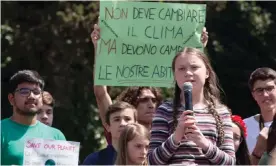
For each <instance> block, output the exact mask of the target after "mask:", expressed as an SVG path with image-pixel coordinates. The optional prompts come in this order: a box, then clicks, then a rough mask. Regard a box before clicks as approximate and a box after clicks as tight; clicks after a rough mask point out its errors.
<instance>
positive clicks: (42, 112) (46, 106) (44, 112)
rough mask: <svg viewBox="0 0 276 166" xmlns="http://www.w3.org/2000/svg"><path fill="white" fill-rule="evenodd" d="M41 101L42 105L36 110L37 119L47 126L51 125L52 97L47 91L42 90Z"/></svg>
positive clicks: (52, 114) (52, 113)
mask: <svg viewBox="0 0 276 166" xmlns="http://www.w3.org/2000/svg"><path fill="white" fill-rule="evenodd" d="M42 102H43V105H42V107H41V108H40V109H39V110H38V113H37V120H39V121H40V122H42V123H44V124H46V125H48V126H52V124H53V118H54V112H53V111H54V106H55V101H54V98H53V96H52V95H51V94H50V93H49V92H47V91H43V92H42Z"/></svg>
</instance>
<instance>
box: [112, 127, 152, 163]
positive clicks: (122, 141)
mask: <svg viewBox="0 0 276 166" xmlns="http://www.w3.org/2000/svg"><path fill="white" fill-rule="evenodd" d="M136 136H142V137H144V138H146V139H148V140H150V132H149V130H148V129H147V128H146V127H144V126H143V125H141V124H139V123H132V124H128V125H127V126H126V127H125V128H124V130H123V131H122V133H121V135H120V138H119V145H118V147H119V148H118V155H117V158H116V165H129V156H128V154H129V153H128V151H127V145H128V142H129V141H131V140H133V139H134V138H135V137H136ZM142 165H148V163H147V159H146V160H145V161H144V162H143V163H142Z"/></svg>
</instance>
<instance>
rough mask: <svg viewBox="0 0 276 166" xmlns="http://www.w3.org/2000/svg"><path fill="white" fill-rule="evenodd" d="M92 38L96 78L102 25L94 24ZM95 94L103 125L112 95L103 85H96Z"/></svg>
mask: <svg viewBox="0 0 276 166" xmlns="http://www.w3.org/2000/svg"><path fill="white" fill-rule="evenodd" d="M91 39H92V42H93V44H94V69H93V70H94V71H93V77H94V79H95V65H96V56H97V41H98V40H99V39H100V27H99V26H98V24H95V25H94V30H93V32H92V33H91ZM94 94H95V97H96V101H97V106H98V109H99V113H100V118H101V120H102V123H103V125H104V126H105V113H106V110H107V108H108V107H109V106H110V105H111V104H112V100H111V97H110V95H109V94H108V92H107V87H106V86H103V85H94Z"/></svg>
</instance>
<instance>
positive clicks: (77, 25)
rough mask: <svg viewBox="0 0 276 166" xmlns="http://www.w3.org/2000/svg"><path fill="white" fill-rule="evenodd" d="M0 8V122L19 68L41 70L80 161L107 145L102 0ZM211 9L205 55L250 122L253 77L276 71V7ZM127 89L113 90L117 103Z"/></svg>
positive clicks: (58, 123) (218, 5) (221, 5)
mask: <svg viewBox="0 0 276 166" xmlns="http://www.w3.org/2000/svg"><path fill="white" fill-rule="evenodd" d="M181 2H182V3H183V1H181ZM162 3H165V1H162ZM174 3H175V2H174ZM189 3H196V2H189ZM197 3H203V2H197ZM1 5H2V6H1V7H2V8H1V9H2V12H1V13H2V21H1V42H2V55H1V69H2V76H1V79H2V84H1V89H2V93H1V94H2V110H3V111H2V114H1V115H2V118H6V117H8V116H10V115H11V108H10V105H9V102H8V100H7V90H6V89H7V86H8V83H7V82H8V80H9V78H10V76H11V75H12V74H14V73H15V72H16V71H18V70H20V69H35V70H37V71H38V72H39V73H40V74H41V75H42V76H44V78H45V80H46V90H48V91H50V92H51V93H53V95H54V97H55V99H56V100H57V107H56V108H55V119H54V126H55V127H57V128H59V129H61V130H62V131H63V133H64V134H65V136H66V137H67V139H68V140H72V141H79V142H81V145H82V148H81V153H80V161H83V159H84V157H85V156H87V155H88V154H89V153H91V152H94V151H96V150H98V149H99V148H100V147H101V146H103V144H104V142H105V139H104V138H103V128H102V125H101V122H100V120H99V116H98V112H97V109H96V104H95V97H94V94H93V79H92V71H93V68H92V67H93V63H94V62H93V56H94V55H93V51H94V50H93V46H92V42H91V39H90V33H91V31H92V26H93V24H94V23H96V21H97V18H98V13H99V2H86V1H72V2H66V1H56V2H15V1H10V2H9V1H4V2H2V3H1ZM207 7H208V9H207V23H206V27H207V30H208V32H209V42H208V45H207V48H206V53H207V54H208V56H210V58H211V60H212V63H213V66H214V69H215V71H216V73H217V75H218V77H219V79H220V82H221V84H222V87H223V89H224V90H225V94H226V96H225V97H224V101H225V102H226V103H227V104H228V106H229V107H230V108H232V110H233V112H234V113H235V114H240V115H242V116H243V117H247V116H249V115H252V114H254V113H256V112H257V111H258V108H257V106H256V104H254V101H253V99H252V98H251V94H250V92H249V90H248V87H247V80H248V78H249V74H250V73H251V72H252V71H253V70H254V69H255V68H257V67H262V66H267V67H271V68H274V69H275V68H276V51H275V43H276V41H275V36H276V34H275V29H276V26H275V25H276V24H275V20H276V18H275V17H276V13H275V3H272V2H261V1H260V2H254V1H253V2H245V1H239V2H227V1H221V2H211V1H210V2H207ZM124 88H125V87H112V88H110V89H109V92H110V94H111V96H112V98H113V99H114V98H115V97H116V96H117V95H118V94H119V93H120V92H121V91H122V90H123V89H124ZM162 92H163V94H164V97H165V98H171V97H172V96H173V90H172V89H165V88H162Z"/></svg>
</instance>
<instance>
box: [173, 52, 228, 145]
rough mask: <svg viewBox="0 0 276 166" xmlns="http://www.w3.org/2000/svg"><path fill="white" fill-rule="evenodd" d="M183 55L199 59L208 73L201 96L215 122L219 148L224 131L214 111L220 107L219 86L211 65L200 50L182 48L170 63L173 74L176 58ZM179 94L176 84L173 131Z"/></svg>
mask: <svg viewBox="0 0 276 166" xmlns="http://www.w3.org/2000/svg"><path fill="white" fill-rule="evenodd" d="M183 54H189V55H196V56H197V57H198V58H200V59H201V60H202V61H203V63H204V64H205V66H206V69H207V70H208V72H209V77H208V78H207V79H206V82H205V84H204V90H203V95H204V98H205V100H206V101H207V103H208V111H209V113H210V114H212V115H213V117H214V118H215V121H216V126H217V131H218V141H217V142H218V146H220V145H221V144H222V143H223V141H224V130H223V125H222V121H221V118H220V116H219V114H218V112H217V111H216V107H218V106H219V105H221V101H220V90H221V88H220V86H219V83H218V79H217V76H216V73H215V72H214V70H213V68H212V66H211V63H210V61H209V59H208V57H207V56H206V55H205V54H204V53H203V52H201V51H200V50H198V49H196V48H189V47H187V48H184V49H183V50H181V51H180V52H179V53H177V54H176V56H175V57H174V59H173V61H172V70H173V72H175V62H176V59H177V57H179V56H180V55H183ZM180 93H181V89H180V88H179V87H178V85H177V84H175V93H174V101H173V124H174V127H173V130H174V129H175V127H176V126H177V114H178V107H179V106H181V101H180Z"/></svg>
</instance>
